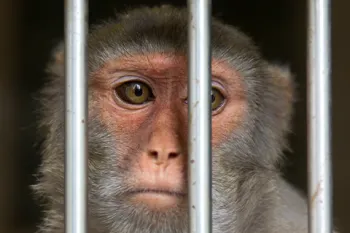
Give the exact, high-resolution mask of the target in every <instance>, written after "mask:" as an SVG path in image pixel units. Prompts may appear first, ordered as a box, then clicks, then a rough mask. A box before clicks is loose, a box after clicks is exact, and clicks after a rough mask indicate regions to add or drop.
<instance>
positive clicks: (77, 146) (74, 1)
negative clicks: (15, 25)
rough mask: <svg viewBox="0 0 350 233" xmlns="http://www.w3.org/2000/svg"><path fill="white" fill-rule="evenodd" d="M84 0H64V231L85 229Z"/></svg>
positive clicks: (85, 86)
mask: <svg viewBox="0 0 350 233" xmlns="http://www.w3.org/2000/svg"><path fill="white" fill-rule="evenodd" d="M86 9H87V1H86V0H66V1H65V46H66V47H65V75H66V122H65V123H66V125H65V127H66V132H65V133H66V135H65V159H66V160H65V162H66V163H65V232H66V233H86V232H87V127H86V126H87V108H88V103H87V79H86V74H87V66H86V60H85V59H86V57H87V56H86V34H87V10H86Z"/></svg>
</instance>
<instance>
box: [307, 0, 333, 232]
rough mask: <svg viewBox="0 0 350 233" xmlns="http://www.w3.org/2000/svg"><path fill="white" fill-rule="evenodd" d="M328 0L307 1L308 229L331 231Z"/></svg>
mask: <svg viewBox="0 0 350 233" xmlns="http://www.w3.org/2000/svg"><path fill="white" fill-rule="evenodd" d="M330 29H331V20H330V0H309V28H308V36H309V40H308V41H309V44H308V47H309V50H308V88H309V92H308V121H309V122H308V134H309V135H308V139H309V142H308V173H309V174H308V178H309V183H308V185H309V187H308V189H309V190H308V191H309V203H308V204H309V232H310V233H331V232H332V230H333V219H332V212H333V211H332V168H331V167H332V160H331V88H330V84H331V49H330V39H331V36H330Z"/></svg>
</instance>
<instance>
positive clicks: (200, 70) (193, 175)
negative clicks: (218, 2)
mask: <svg viewBox="0 0 350 233" xmlns="http://www.w3.org/2000/svg"><path fill="white" fill-rule="evenodd" d="M188 6H189V16H188V19H189V29H188V32H189V35H188V40H189V50H188V52H189V106H188V108H189V109H188V117H189V138H188V143H189V146H188V148H189V214H190V224H189V225H190V233H195V232H196V233H211V232H212V193H211V192H212V190H211V187H212V181H211V175H212V170H211V166H212V164H211V161H212V159H211V1H210V0H192V1H191V0H189V1H188Z"/></svg>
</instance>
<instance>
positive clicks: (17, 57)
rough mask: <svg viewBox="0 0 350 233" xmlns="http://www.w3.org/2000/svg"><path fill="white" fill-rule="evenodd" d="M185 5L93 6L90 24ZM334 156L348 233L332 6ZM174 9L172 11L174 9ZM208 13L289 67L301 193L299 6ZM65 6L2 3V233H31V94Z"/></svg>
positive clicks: (339, 21) (341, 34)
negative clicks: (142, 9) (148, 8)
mask: <svg viewBox="0 0 350 233" xmlns="http://www.w3.org/2000/svg"><path fill="white" fill-rule="evenodd" d="M171 2H174V3H175V4H176V5H184V4H186V2H185V1H175V0H174V1H133V0H128V1H117V0H113V1H112V0H104V1H98V0H94V1H93V0H91V1H90V3H89V4H90V13H89V17H90V23H96V22H100V21H101V20H103V19H106V18H107V17H111V16H113V15H114V14H115V12H117V11H120V10H124V9H125V8H126V7H128V8H129V7H131V6H134V5H140V4H143V5H154V4H161V3H171ZM333 2H334V3H333V5H332V15H333V17H332V20H333V25H332V33H333V37H332V51H333V53H332V54H333V64H332V69H333V87H332V92H333V156H334V166H333V167H334V216H335V219H334V220H335V223H336V224H337V226H338V227H339V229H340V230H341V232H350V224H349V222H350V221H348V220H350V214H349V211H348V208H350V201H349V198H347V196H349V195H350V181H349V177H350V176H349V175H348V173H347V171H348V170H347V168H348V167H349V166H350V157H349V151H348V148H347V143H350V140H349V136H348V132H349V131H350V124H349V122H348V121H347V120H348V119H350V111H349V108H350V106H349V102H350V94H349V91H348V88H349V87H350V85H349V84H350V80H349V74H350V64H349V59H348V54H349V52H350V50H349V45H348V43H349V42H350V32H349V25H348V24H349V23H350V17H349V15H348V12H349V9H350V2H349V1H348V0H337V1H333ZM174 3H173V4H174ZM213 12H214V14H215V15H216V16H218V17H219V18H221V19H223V20H224V21H225V22H227V23H229V24H233V25H235V26H238V27H239V28H240V29H242V30H243V31H244V32H245V33H247V34H248V35H250V36H252V37H253V39H254V40H255V41H256V42H257V44H258V45H259V46H260V47H261V49H262V52H263V54H264V55H265V56H266V57H268V58H269V59H270V60H271V61H277V62H279V63H285V64H289V65H290V67H291V69H292V71H293V72H294V73H295V74H296V79H297V82H298V102H297V104H296V115H295V117H294V121H293V134H292V135H291V136H290V140H291V145H292V148H293V152H291V153H288V154H287V156H288V163H287V166H286V168H285V174H286V177H287V179H289V180H290V181H291V182H292V183H293V184H295V185H296V186H297V187H298V188H300V189H301V190H303V191H304V192H306V187H307V184H306V181H307V173H306V158H307V155H306V145H307V137H306V51H307V47H306V25H307V22H306V20H307V18H306V13H307V2H306V1H301V0H294V1H291V0H283V1H282V0H270V1H259V0H245V1H234V0H215V1H213ZM63 13H64V1H58V0H50V1H47V0H30V1H28V0H27V1H25V0H0V30H1V34H0V52H1V53H0V54H1V55H0V101H1V102H0V156H1V162H0V232H28V233H29V232H33V231H34V229H35V225H36V224H37V223H38V222H39V219H40V209H39V207H38V205H37V203H36V202H35V201H33V196H32V193H31V191H30V189H29V185H31V184H33V183H34V182H35V178H34V177H33V175H32V174H33V173H35V171H36V169H37V167H38V164H39V163H40V154H39V153H38V147H37V146H36V145H35V143H37V136H36V132H35V114H34V111H35V109H36V103H35V101H34V100H33V94H34V93H35V92H36V91H38V89H39V88H40V87H41V86H42V85H43V82H44V80H45V76H44V68H45V64H46V62H47V60H48V58H49V55H50V51H51V49H52V47H53V46H55V45H56V44H57V42H58V41H59V40H61V39H62V38H63V33H64V26H63V25H64V24H63V23H64V18H63V16H64V14H63Z"/></svg>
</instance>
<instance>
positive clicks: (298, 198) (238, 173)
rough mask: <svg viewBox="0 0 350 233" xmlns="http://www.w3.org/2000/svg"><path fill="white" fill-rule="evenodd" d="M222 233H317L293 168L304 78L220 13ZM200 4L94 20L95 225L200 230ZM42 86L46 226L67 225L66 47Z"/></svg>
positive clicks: (215, 106) (91, 145)
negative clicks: (196, 113)
mask: <svg viewBox="0 0 350 233" xmlns="http://www.w3.org/2000/svg"><path fill="white" fill-rule="evenodd" d="M211 32H212V37H211V46H212V64H211V65H212V69H211V70H212V90H211V97H212V98H211V100H212V103H211V108H212V140H211V141H212V142H211V143H212V169H213V171H212V172H213V175H212V176H213V178H212V179H213V180H212V193H213V200H212V206H213V211H212V220H213V232H214V233H281V232H283V233H292V232H293V233H306V232H307V231H308V223H307V215H308V210H307V202H306V199H305V197H304V196H303V194H301V193H300V192H299V191H298V190H297V189H296V188H295V187H293V186H292V185H291V184H289V183H288V182H287V181H286V180H285V179H284V178H283V176H282V171H281V170H282V169H281V165H282V164H283V161H284V151H285V150H286V149H288V148H289V145H288V134H289V133H290V131H291V119H292V116H293V104H294V102H295V92H296V91H295V89H296V88H295V81H294V76H293V74H292V72H291V71H290V69H289V68H288V67H286V66H281V65H277V64H273V63H271V62H269V61H267V60H266V59H265V58H264V57H263V56H262V54H261V52H260V50H259V48H258V47H257V46H256V45H255V43H254V42H253V40H252V39H251V38H250V37H249V36H247V35H246V34H244V33H243V32H241V31H240V30H239V29H237V28H235V27H233V26H231V25H228V24H225V23H223V22H221V21H220V20H219V19H217V18H215V17H213V18H212V21H211ZM187 37H188V10H187V9H186V8H177V7H173V6H170V5H165V6H156V7H138V8H133V9H129V10H127V11H125V12H123V13H120V14H118V15H116V16H115V17H114V18H112V19H110V20H108V21H106V22H103V23H101V24H99V25H95V26H93V27H92V28H91V30H90V31H89V35H88V41H87V51H88V57H87V64H88V88H89V94H88V103H89V105H88V113H89V117H88V121H87V124H88V219H89V221H88V229H89V232H90V233H129V232H130V233H131V232H133V233H185V232H188V225H189V215H188V208H189V207H188V194H189V193H188V188H187V186H188V178H187V175H188V173H187V165H188V146H187V144H188V139H187V135H188V85H187V83H188V40H187ZM47 73H48V79H49V80H48V81H47V83H46V84H45V86H44V87H43V88H42V90H41V92H40V110H39V111H40V119H39V127H38V128H39V131H40V133H43V136H44V138H45V140H44V142H43V145H42V157H43V159H42V163H41V165H40V167H39V171H38V174H37V175H38V182H37V184H35V185H34V186H33V189H34V191H35V194H36V195H37V197H42V198H44V199H45V203H44V204H43V205H44V208H45V212H44V218H43V220H42V223H41V224H40V226H39V227H38V228H39V232H41V233H63V232H64V98H65V97H64V84H65V76H64V45H63V43H62V44H60V45H59V46H58V47H57V48H56V49H55V50H54V52H53V56H52V59H51V61H50V62H49V65H48V68H47Z"/></svg>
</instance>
